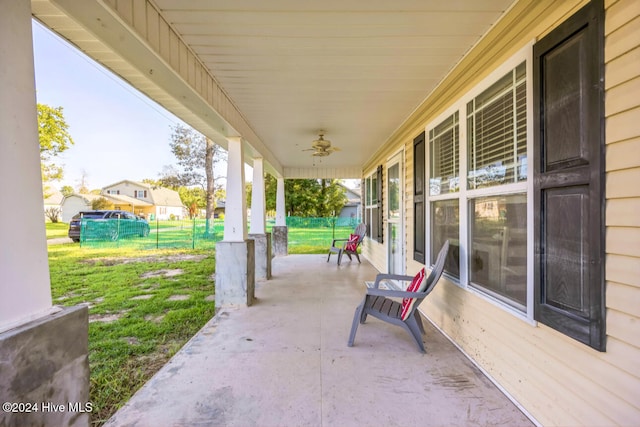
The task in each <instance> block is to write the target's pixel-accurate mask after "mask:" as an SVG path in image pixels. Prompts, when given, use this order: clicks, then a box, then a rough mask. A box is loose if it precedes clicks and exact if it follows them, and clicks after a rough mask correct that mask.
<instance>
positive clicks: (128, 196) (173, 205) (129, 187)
mask: <svg viewBox="0 0 640 427" xmlns="http://www.w3.org/2000/svg"><path fill="white" fill-rule="evenodd" d="M100 198H104V199H106V200H107V201H108V202H109V206H107V209H118V210H123V211H128V212H133V213H135V214H136V215H140V216H142V217H144V218H146V219H148V220H151V219H160V220H163V219H171V218H172V216H173V218H174V219H180V218H183V217H185V216H186V214H185V208H184V206H183V205H182V201H181V200H180V195H179V194H178V192H177V191H173V190H170V189H168V188H157V187H155V188H154V187H152V186H150V185H148V184H144V183H139V182H135V181H127V180H125V181H119V182H117V183H115V184H112V185H109V186H107V187H104V188H103V189H102V192H101V193H100V194H71V195H69V196H67V197H65V198H64V200H63V201H62V221H63V222H69V221H70V220H71V217H73V216H74V215H75V214H77V213H78V212H80V211H85V210H91V209H92V208H91V203H92V202H93V201H94V200H96V199H100Z"/></svg>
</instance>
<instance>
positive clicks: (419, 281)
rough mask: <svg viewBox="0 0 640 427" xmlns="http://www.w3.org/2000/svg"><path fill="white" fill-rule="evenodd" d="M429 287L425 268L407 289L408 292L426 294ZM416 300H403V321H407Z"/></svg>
mask: <svg viewBox="0 0 640 427" xmlns="http://www.w3.org/2000/svg"><path fill="white" fill-rule="evenodd" d="M426 286H427V274H426V271H425V269H424V267H423V268H421V269H420V271H418V274H416V275H415V277H414V278H413V280H412V281H411V283H410V284H409V286H408V287H407V289H406V290H407V292H424V290H425V288H426ZM415 302H416V299H415V298H403V299H402V313H401V317H402V320H406V319H407V317H408V316H409V313H410V312H411V309H412V308H413V304H415Z"/></svg>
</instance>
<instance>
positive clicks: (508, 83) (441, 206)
mask: <svg viewBox="0 0 640 427" xmlns="http://www.w3.org/2000/svg"><path fill="white" fill-rule="evenodd" d="M530 55H531V46H530V45H529V46H527V47H526V48H524V49H522V50H521V51H520V52H519V53H518V54H516V55H515V56H514V57H513V58H512V59H511V60H509V61H508V62H507V63H506V64H505V65H503V66H502V67H501V69H500V70H496V71H495V72H494V73H493V74H492V75H490V76H489V77H488V78H487V80H485V82H483V83H481V84H480V85H479V86H478V88H476V89H475V90H474V91H473V93H471V94H469V96H468V97H466V99H461V100H460V102H458V103H457V104H456V105H454V106H452V108H451V109H450V110H449V111H447V112H445V114H443V116H441V117H440V118H439V119H437V120H436V121H434V123H433V124H432V125H431V126H428V127H427V135H428V150H427V165H428V171H427V176H428V177H429V191H428V206H429V209H428V221H427V223H428V224H429V236H428V239H427V241H428V242H429V243H430V245H429V248H428V249H429V261H430V262H431V263H433V262H434V261H435V259H434V258H435V257H436V256H437V254H438V251H439V250H440V247H442V245H443V244H444V242H445V241H447V240H449V243H450V249H449V254H448V255H447V259H446V262H445V272H446V273H447V274H448V275H449V276H450V277H452V278H454V279H457V280H459V281H460V283H461V284H462V285H463V286H469V287H471V288H473V289H475V290H477V291H478V292H480V293H482V294H483V295H486V296H487V297H488V298H490V299H492V300H493V301H497V302H499V303H500V304H504V305H505V306H507V307H509V309H510V310H513V311H516V312H519V313H521V314H522V315H523V316H525V317H528V318H532V316H533V309H532V308H531V304H530V303H529V298H530V296H531V294H532V292H530V291H529V289H530V286H531V283H532V282H531V281H530V280H529V276H528V275H527V269H528V266H529V265H530V263H529V256H530V253H531V251H530V247H531V242H530V241H529V240H528V238H527V236H528V234H529V233H528V230H529V229H530V228H531V224H530V223H531V221H530V220H529V215H530V214H531V213H530V210H529V209H528V207H529V205H530V203H529V200H531V191H530V186H531V183H530V182H529V180H528V173H529V171H528V168H527V164H528V162H527V150H528V149H529V144H528V141H527V135H528V132H529V130H528V127H527V126H528V125H530V123H528V121H527V111H528V110H527V102H529V103H530V102H531V100H528V99H527V84H529V85H530V84H531V82H530V81H529V80H530V79H529V78H528V76H527V61H526V58H527V57H530ZM529 111H531V108H529ZM462 117H463V118H464V119H462V120H461V118H462ZM461 177H462V179H460V178H461Z"/></svg>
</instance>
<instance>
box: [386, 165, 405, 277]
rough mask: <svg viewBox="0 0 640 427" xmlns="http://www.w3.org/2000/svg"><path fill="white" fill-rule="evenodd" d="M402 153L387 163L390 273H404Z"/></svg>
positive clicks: (388, 263)
mask: <svg viewBox="0 0 640 427" xmlns="http://www.w3.org/2000/svg"><path fill="white" fill-rule="evenodd" d="M402 175H403V173H402V153H398V154H396V155H395V156H394V157H393V158H391V159H390V160H389V162H388V163H387V203H386V205H387V236H389V238H388V239H387V258H388V261H387V265H388V268H387V270H388V272H389V273H391V274H404V224H403V217H404V205H403V200H402V186H403V182H402Z"/></svg>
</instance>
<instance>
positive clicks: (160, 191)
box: [103, 179, 184, 207]
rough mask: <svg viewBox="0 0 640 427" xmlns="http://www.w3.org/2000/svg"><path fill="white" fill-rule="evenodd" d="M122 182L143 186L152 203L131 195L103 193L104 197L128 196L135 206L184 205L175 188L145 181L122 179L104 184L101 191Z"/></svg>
mask: <svg viewBox="0 0 640 427" xmlns="http://www.w3.org/2000/svg"><path fill="white" fill-rule="evenodd" d="M124 183H128V184H133V185H136V186H138V187H141V188H145V189H146V190H147V191H148V192H149V198H150V199H151V200H152V201H153V203H148V202H144V203H141V202H143V201H142V200H140V199H135V198H133V197H129V196H123V195H121V194H104V196H105V197H107V196H109V197H114V198H115V197H128V198H129V199H133V200H135V201H137V203H135V206H152V205H156V206H174V207H183V206H184V205H183V204H182V200H181V199H180V194H179V193H178V192H177V191H175V190H171V189H170V188H165V187H155V186H153V185H151V184H147V183H146V182H139V181H132V180H130V179H123V180H122V181H118V182H115V183H113V184H110V185H106V186H104V187H103V191H104V189H106V188H110V187H115V186H118V185H120V184H124ZM125 200H126V199H123V201H125ZM128 203H131V201H129V202H128Z"/></svg>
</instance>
